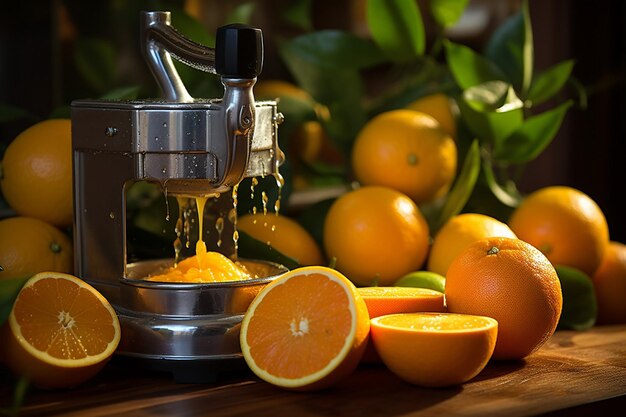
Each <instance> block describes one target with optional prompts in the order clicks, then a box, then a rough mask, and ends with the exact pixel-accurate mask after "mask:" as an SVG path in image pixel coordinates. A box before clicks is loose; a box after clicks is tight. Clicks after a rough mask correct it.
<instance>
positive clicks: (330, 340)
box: [247, 274, 352, 379]
mask: <svg viewBox="0 0 626 417" xmlns="http://www.w3.org/2000/svg"><path fill="white" fill-rule="evenodd" d="M294 294H306V297H307V299H306V300H302V299H300V298H298V297H296V296H294ZM349 303H350V301H349V298H348V295H347V294H346V292H345V289H344V288H343V287H342V286H341V285H340V284H339V283H337V282H335V281H333V280H331V279H329V278H328V277H326V276H324V275H322V274H311V275H308V276H306V277H303V276H295V277H293V278H291V279H289V280H288V281H286V282H285V283H283V284H281V285H278V286H276V287H274V288H273V290H272V291H271V292H269V293H267V295H266V296H265V298H264V299H263V300H262V302H260V303H259V304H258V305H257V307H256V310H255V311H254V316H253V317H252V319H251V320H250V324H249V327H248V332H247V339H248V345H249V346H250V347H251V348H250V354H251V356H252V357H253V358H254V360H255V362H256V363H257V365H258V366H259V367H260V368H261V369H264V370H268V371H270V372H271V374H272V375H275V376H277V377H279V378H288V379H297V378H301V377H304V376H307V375H311V374H313V373H315V372H318V371H320V370H321V369H323V368H324V367H326V366H327V365H328V364H329V362H330V361H331V360H332V359H334V358H335V357H336V356H337V353H338V352H339V351H341V349H342V348H343V347H344V344H345V342H346V338H347V337H348V335H349V334H350V331H351V327H352V315H351V313H350V308H349ZM252 340H254V342H251V341H252ZM311 346H315V347H316V348H315V349H311Z"/></svg>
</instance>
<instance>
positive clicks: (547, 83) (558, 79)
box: [527, 59, 574, 106]
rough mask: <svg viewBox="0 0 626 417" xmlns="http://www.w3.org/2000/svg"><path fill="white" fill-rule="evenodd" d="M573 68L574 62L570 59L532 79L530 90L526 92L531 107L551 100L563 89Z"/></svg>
mask: <svg viewBox="0 0 626 417" xmlns="http://www.w3.org/2000/svg"><path fill="white" fill-rule="evenodd" d="M573 68H574V61H573V60H571V59H570V60H567V61H563V62H561V63H560V64H556V65H554V66H553V67H551V68H549V69H547V70H545V71H544V72H542V73H540V74H539V75H538V76H537V77H536V78H535V79H533V82H532V84H531V86H530V90H529V91H528V97H527V99H528V101H530V102H531V104H532V105H533V106H536V105H538V104H541V103H544V102H546V101H548V100H549V99H551V98H552V97H553V96H554V95H555V94H556V93H558V92H559V91H560V90H561V88H563V86H564V85H565V83H566V82H567V80H568V79H569V76H570V74H571V73H572V69H573Z"/></svg>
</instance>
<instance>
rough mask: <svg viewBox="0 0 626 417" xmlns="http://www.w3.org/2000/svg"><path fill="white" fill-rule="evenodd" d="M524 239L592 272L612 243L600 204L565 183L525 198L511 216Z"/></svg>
mask: <svg viewBox="0 0 626 417" xmlns="http://www.w3.org/2000/svg"><path fill="white" fill-rule="evenodd" d="M509 226H510V227H511V230H513V232H515V234H516V235H517V237H518V238H519V239H522V240H524V241H526V242H528V243H530V244H531V245H533V246H534V247H536V248H537V249H539V250H540V251H541V252H543V254H544V255H546V256H547V257H548V259H549V260H550V262H552V264H554V265H566V266H570V267H574V268H577V269H580V270H581V271H583V272H585V273H586V274H588V275H593V273H594V272H595V270H596V269H597V268H598V266H599V265H600V262H601V261H602V256H603V255H604V251H605V250H606V247H607V245H608V243H609V228H608V225H607V222H606V218H605V217H604V214H603V213H602V210H601V209H600V207H599V206H598V205H597V204H596V202H595V201H593V200H592V199H591V198H590V197H589V196H588V195H587V194H585V193H583V192H582V191H579V190H577V189H575V188H571V187H566V186H550V187H545V188H541V189H539V190H537V191H535V192H533V193H532V194H530V195H529V196H528V197H526V198H525V199H524V201H522V203H521V204H520V206H519V207H518V208H517V209H515V211H514V212H513V214H512V215H511V218H510V219H509Z"/></svg>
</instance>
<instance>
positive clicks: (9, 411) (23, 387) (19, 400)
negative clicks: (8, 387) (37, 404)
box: [0, 376, 30, 417]
mask: <svg viewBox="0 0 626 417" xmlns="http://www.w3.org/2000/svg"><path fill="white" fill-rule="evenodd" d="M29 387H30V382H29V381H28V378H26V377H24V376H22V377H20V378H19V379H17V381H16V382H15V388H14V390H13V404H11V406H10V407H2V408H0V415H3V416H7V417H18V416H19V415H20V410H21V408H22V404H23V403H24V399H25V398H26V394H27V392H28V388H29Z"/></svg>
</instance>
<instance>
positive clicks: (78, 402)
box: [2, 326, 626, 417]
mask: <svg viewBox="0 0 626 417" xmlns="http://www.w3.org/2000/svg"><path fill="white" fill-rule="evenodd" d="M614 397H621V398H623V399H625V400H626V326H604V327H595V328H593V329H591V330H589V331H586V332H573V331H559V332H557V333H556V334H555V335H554V336H553V337H552V339H551V340H550V341H549V342H548V343H547V344H546V345H545V346H544V347H543V348H542V349H540V350H539V351H538V352H536V353H534V354H532V355H531V356H529V357H528V358H527V359H526V360H523V361H516V362H492V363H490V364H489V365H488V366H487V368H485V370H484V371H483V372H482V373H481V374H480V375H479V376H478V377H476V378H475V379H474V380H472V381H470V382H468V383H466V384H463V385H462V386H458V387H453V388H445V389H427V388H420V387H415V386H412V385H409V384H407V383H405V382H403V381H402V380H400V379H399V378H397V377H396V376H395V375H393V374H392V373H390V372H389V371H388V370H387V369H386V368H384V366H382V365H381V366H376V365H368V366H365V365H363V366H361V367H360V368H359V369H358V370H357V371H356V372H355V373H354V374H353V375H351V376H350V377H349V378H347V379H346V380H344V381H342V382H341V383H340V384H338V385H337V386H336V387H333V388H332V389H329V390H326V391H323V392H317V393H296V392H288V391H285V390H282V389H279V388H276V387H273V386H271V385H269V384H267V383H264V382H262V381H259V380H257V379H256V378H254V377H253V376H251V375H244V376H243V377H238V378H234V379H231V380H222V381H219V382H217V383H212V384H176V383H174V382H173V380H172V378H171V377H170V376H169V375H167V374H160V373H150V372H145V371H137V370H135V369H129V368H127V367H121V366H119V365H116V363H115V361H114V362H113V363H112V364H111V365H110V366H108V367H107V368H106V369H105V371H103V372H102V374H100V375H98V376H97V377H96V378H94V379H93V380H92V381H89V382H88V383H87V384H85V385H84V386H82V387H79V388H77V389H74V390H68V391H39V390H35V391H32V392H31V393H30V394H29V396H28V397H27V400H26V404H25V407H24V408H23V410H22V413H21V414H20V415H22V416H55V415H63V416H84V415H89V416H90V417H97V416H109V415H125V416H126V415H141V416H148V415H186V416H204V415H209V414H210V415H211V416H244V415H245V416H250V415H254V416H260V417H262V416H268V417H269V416H272V417H274V416H279V415H285V416H294V415H295V416H302V417H307V416H330V415H332V416H414V417H419V416H426V417H429V416H441V415H446V416H486V415H488V416H500V415H502V416H507V417H515V416H528V415H536V414H540V413H548V412H551V411H556V410H564V409H569V408H571V407H575V406H578V405H581V404H589V403H593V402H597V401H602V400H606V399H610V398H614ZM2 403H3V404H2V405H4V404H5V401H3V402H2Z"/></svg>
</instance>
